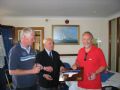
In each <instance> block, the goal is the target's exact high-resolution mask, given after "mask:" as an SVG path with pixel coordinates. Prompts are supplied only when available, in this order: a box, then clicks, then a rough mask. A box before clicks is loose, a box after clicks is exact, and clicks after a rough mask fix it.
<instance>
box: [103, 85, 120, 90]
mask: <svg viewBox="0 0 120 90" xmlns="http://www.w3.org/2000/svg"><path fill="white" fill-rule="evenodd" d="M102 90H119V88H117V87H114V86H105V87H103V88H102Z"/></svg>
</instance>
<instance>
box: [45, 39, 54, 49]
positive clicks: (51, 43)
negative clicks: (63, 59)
mask: <svg viewBox="0 0 120 90" xmlns="http://www.w3.org/2000/svg"><path fill="white" fill-rule="evenodd" d="M45 48H46V49H48V50H49V51H51V50H53V48H54V44H53V41H52V40H48V41H46V43H45Z"/></svg>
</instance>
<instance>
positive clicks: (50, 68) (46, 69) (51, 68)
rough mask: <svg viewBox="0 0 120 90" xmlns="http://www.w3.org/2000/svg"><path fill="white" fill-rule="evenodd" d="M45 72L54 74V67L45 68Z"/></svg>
mask: <svg viewBox="0 0 120 90" xmlns="http://www.w3.org/2000/svg"><path fill="white" fill-rule="evenodd" d="M43 70H44V71H47V72H52V71H53V67H51V66H47V67H44V68H43Z"/></svg>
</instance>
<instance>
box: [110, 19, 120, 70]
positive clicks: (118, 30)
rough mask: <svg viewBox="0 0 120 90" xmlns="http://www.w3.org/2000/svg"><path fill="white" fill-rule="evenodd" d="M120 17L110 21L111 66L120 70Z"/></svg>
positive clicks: (111, 68)
mask: <svg viewBox="0 0 120 90" xmlns="http://www.w3.org/2000/svg"><path fill="white" fill-rule="evenodd" d="M119 22H120V18H116V19H112V20H110V21H109V67H110V70H112V71H116V72H120V23H119Z"/></svg>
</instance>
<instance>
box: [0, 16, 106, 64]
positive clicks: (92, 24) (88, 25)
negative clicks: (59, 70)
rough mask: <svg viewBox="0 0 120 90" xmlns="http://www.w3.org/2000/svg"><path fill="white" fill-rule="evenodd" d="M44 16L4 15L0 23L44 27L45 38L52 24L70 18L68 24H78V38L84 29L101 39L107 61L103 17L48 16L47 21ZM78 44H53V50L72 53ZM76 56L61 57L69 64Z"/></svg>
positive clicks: (49, 32) (78, 46)
mask: <svg viewBox="0 0 120 90" xmlns="http://www.w3.org/2000/svg"><path fill="white" fill-rule="evenodd" d="M45 19H46V18H42V17H4V18H2V20H1V24H6V25H13V26H16V27H27V26H30V27H45V38H46V37H52V25H63V24H65V23H64V21H65V19H69V20H70V23H69V24H70V25H80V39H81V35H82V33H83V32H85V31H88V30H89V31H90V32H92V33H93V35H94V37H95V38H99V39H100V40H101V41H102V44H101V46H100V47H101V48H102V50H103V52H104V54H105V57H106V60H107V61H108V21H107V20H106V19H105V18H74V17H71V18H64V17H56V18H52V17H49V18H47V19H48V22H46V21H45ZM80 47H82V44H81V42H80V45H55V50H56V51H58V52H59V53H60V54H72V53H77V52H78V50H79V48H80ZM75 58H76V57H67V58H66V57H62V60H63V61H68V62H69V63H70V64H72V63H73V62H74V60H75Z"/></svg>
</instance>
